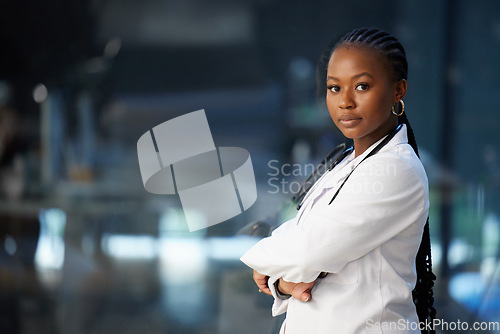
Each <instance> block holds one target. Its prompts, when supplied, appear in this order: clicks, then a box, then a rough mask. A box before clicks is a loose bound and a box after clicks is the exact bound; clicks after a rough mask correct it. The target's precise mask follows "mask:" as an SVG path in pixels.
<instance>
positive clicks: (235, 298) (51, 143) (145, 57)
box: [0, 0, 500, 334]
mask: <svg viewBox="0 0 500 334" xmlns="http://www.w3.org/2000/svg"><path fill="white" fill-rule="evenodd" d="M361 26H376V27H379V28H382V29H384V30H387V31H390V32H392V33H393V34H395V35H396V36H397V37H398V38H399V39H400V40H401V42H402V43H403V45H404V46H405V48H406V52H407V56H408V61H409V64H410V71H409V90H408V94H407V97H406V98H405V103H406V111H407V115H408V118H409V119H410V121H411V123H412V126H413V128H414V130H415V133H416V137H417V141H418V143H419V147H420V151H421V156H422V160H423V162H424V165H425V167H426V170H427V173H428V176H429V181H430V187H431V234H432V248H433V249H432V250H433V259H434V268H435V272H436V273H437V275H438V283H437V286H436V289H435V295H436V306H437V307H438V318H440V319H443V320H445V321H449V322H453V321H455V322H456V321H457V320H458V319H460V320H461V321H462V322H468V323H469V324H470V327H472V324H473V323H474V321H487V322H492V326H490V328H489V330H488V331H487V330H484V331H483V332H484V333H488V332H489V333H500V328H499V327H498V326H499V322H500V270H499V268H498V267H499V263H500V225H499V224H500V222H499V214H500V212H499V207H500V206H499V201H500V191H499V190H500V182H499V181H500V172H499V168H498V167H499V163H500V161H499V154H500V151H499V150H500V149H499V144H500V132H499V130H498V129H499V128H500V114H499V113H498V111H497V110H496V109H497V106H498V105H500V94H499V88H498V85H497V83H496V78H497V77H498V76H500V62H499V61H498V59H500V2H497V1H490V0H478V1H461V0H456V1H451V0H449V1H444V0H439V1H431V0H425V1H418V2H417V1H396V0H394V1H378V2H374V1H368V0H360V1H355V2H350V1H332V0H330V1H325V0H319V1H315V2H307V1H300V0H294V1H288V2H284V1H278V0H238V1H230V0H210V1H203V0H185V1H175V0H142V1H135V0H131V1H118V0H45V1H34V0H18V1H6V0H4V1H1V2H0V333H37V334H38V333H110V332H111V333H115V332H117V333H118V332H119V333H138V332H140V333H205V334H208V333H243V334H244V333H277V328H278V327H279V322H280V319H273V318H272V317H271V315H270V313H271V312H270V305H271V300H270V299H269V298H267V297H266V296H263V295H259V294H258V293H257V291H256V288H255V286H254V285H253V283H252V279H251V272H250V270H249V269H248V268H245V267H244V266H243V265H242V264H241V263H240V262H239V257H240V256H241V255H242V254H243V252H244V251H245V250H246V249H248V248H249V247H250V246H251V245H253V244H254V243H255V242H256V241H257V240H258V239H259V237H258V236H253V237H252V236H248V235H245V233H242V230H245V227H248V225H249V224H250V225H251V224H253V223H255V222H267V223H269V224H271V225H276V224H278V223H279V222H281V221H283V219H285V218H286V217H288V216H290V215H291V214H293V212H294V209H293V208H292V206H291V205H290V198H291V196H292V192H293V191H294V189H295V190H297V188H298V185H299V184H300V182H301V181H302V180H304V179H305V178H306V177H307V174H308V173H307V172H308V171H310V169H307V168H306V167H305V166H311V164H314V163H317V162H318V161H319V160H320V159H321V158H322V157H323V156H324V155H326V154H327V153H328V152H329V151H330V150H331V149H332V148H333V147H335V145H337V144H338V143H340V142H342V141H343V139H342V138H341V136H340V135H339V133H338V132H337V131H336V129H335V128H334V125H333V122H332V121H331V120H330V118H329V115H328V112H327V111H326V108H325V106H324V101H323V96H322V94H324V92H323V91H322V90H319V91H318V89H317V83H318V82H320V83H321V82H322V81H323V77H322V76H323V71H322V69H321V68H318V66H317V63H318V60H319V59H320V58H321V57H322V56H324V53H325V50H326V49H327V48H328V47H329V46H331V45H332V42H335V41H336V40H338V39H339V38H340V37H341V36H342V35H343V34H344V33H346V32H347V31H349V30H351V29H353V28H356V27H361ZM199 109H205V112H206V115H207V118H208V121H209V124H210V128H211V131H212V135H213V137H214V141H215V144H216V145H217V146H237V147H244V148H246V149H247V150H248V151H249V152H250V154H251V158H252V163H253V167H254V170H255V176H256V180H257V191H258V198H257V202H256V203H255V204H254V205H253V206H252V207H251V208H250V209H249V210H247V211H246V212H244V213H243V214H241V215H239V216H237V217H235V218H233V219H230V220H228V221H226V222H223V223H221V224H218V225H214V226H211V227H209V228H208V229H204V230H200V231H198V232H189V231H188V230H187V226H186V221H185V219H184V215H183V211H182V208H181V206H180V201H179V200H178V198H177V197H176V196H160V195H152V194H149V193H147V192H146V191H145V190H144V187H143V184H142V180H141V176H140V171H139V164H138V161H137V151H136V143H137V140H138V139H139V137H140V136H141V135H142V134H143V133H144V132H146V131H149V130H150V129H151V128H152V127H154V126H156V125H158V124H160V123H162V122H165V121H167V120H169V119H172V118H174V117H177V116H180V115H183V114H186V113H188V112H191V111H195V110H199ZM272 166H275V167H276V166H278V167H283V168H282V169H281V170H280V171H279V172H278V173H275V171H276V169H275V168H273V167H272ZM443 332H444V333H447V332H452V330H449V331H448V330H443ZM461 332H463V333H477V332H480V331H477V330H472V329H471V328H469V330H463V331H461Z"/></svg>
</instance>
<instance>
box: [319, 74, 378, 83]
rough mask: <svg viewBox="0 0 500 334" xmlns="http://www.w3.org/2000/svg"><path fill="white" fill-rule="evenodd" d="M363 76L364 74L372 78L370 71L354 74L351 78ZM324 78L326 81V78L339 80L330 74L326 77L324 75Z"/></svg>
mask: <svg viewBox="0 0 500 334" xmlns="http://www.w3.org/2000/svg"><path fill="white" fill-rule="evenodd" d="M364 76H366V77H370V78H372V79H374V77H373V75H371V74H370V73H368V72H362V73H359V74H356V75H354V76H353V77H352V78H353V79H358V78H361V77H364ZM326 80H327V81H328V80H334V81H340V80H339V79H338V78H336V77H332V76H331V75H329V76H327V77H326Z"/></svg>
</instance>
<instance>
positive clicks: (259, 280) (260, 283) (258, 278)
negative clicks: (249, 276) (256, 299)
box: [253, 270, 272, 296]
mask: <svg viewBox="0 0 500 334" xmlns="http://www.w3.org/2000/svg"><path fill="white" fill-rule="evenodd" d="M253 280H254V281H255V284H257V287H259V292H264V293H265V294H267V295H269V296H272V294H271V290H270V289H269V286H268V284H267V282H268V281H269V276H266V275H264V274H261V273H259V272H257V271H255V270H254V271H253Z"/></svg>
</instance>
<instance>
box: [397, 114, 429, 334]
mask: <svg viewBox="0 0 500 334" xmlns="http://www.w3.org/2000/svg"><path fill="white" fill-rule="evenodd" d="M398 121H399V123H404V124H406V129H407V132H408V144H410V146H411V147H412V148H413V150H414V151H415V154H416V155H417V156H418V157H419V158H420V156H419V154H418V147H417V141H416V140H415V134H414V133H413V129H412V127H411V125H410V122H409V121H408V118H407V117H406V114H403V115H401V116H399V118H398ZM415 265H416V267H417V282H416V284H415V288H414V289H413V291H412V295H413V302H414V303H415V307H416V309H417V314H418V318H419V321H420V322H422V323H424V324H426V323H432V321H433V320H434V319H435V318H436V309H435V308H434V306H433V305H434V293H433V287H434V281H435V280H436V276H435V275H434V273H433V272H432V257H431V238H430V232H429V217H427V221H426V222H425V226H424V231H423V234H422V241H421V242H420V247H419V249H418V252H417V257H416V260H415ZM425 328H427V327H425ZM423 333H429V334H430V333H435V330H434V329H432V330H426V331H423Z"/></svg>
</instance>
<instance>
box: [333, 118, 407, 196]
mask: <svg viewBox="0 0 500 334" xmlns="http://www.w3.org/2000/svg"><path fill="white" fill-rule="evenodd" d="M385 137H386V136H384V137H382V138H380V139H379V140H378V141H377V142H375V143H373V144H372V145H371V146H370V147H369V148H368V149H367V150H366V151H364V152H363V153H362V154H361V155H359V156H358V157H356V158H355V157H354V156H355V154H356V152H355V151H352V152H351V154H349V155H348V156H347V157H346V158H345V159H344V161H342V162H341V163H340V164H339V166H338V167H339V168H338V169H337V171H336V174H337V176H338V177H335V178H330V179H329V180H328V181H327V182H325V188H334V187H336V186H337V185H338V183H339V182H340V181H342V180H344V179H345V178H346V177H347V175H349V174H350V173H351V171H352V170H353V169H354V168H356V166H357V165H358V164H359V163H360V162H361V161H363V159H364V158H365V157H366V156H367V155H368V154H370V152H371V151H372V150H373V149H374V148H375V147H377V145H378V144H379V143H380V142H381V141H382V140H384V138H385ZM406 143H408V133H407V129H406V124H403V126H402V127H401V129H400V130H399V131H398V133H396V135H395V136H394V138H392V139H391V140H390V141H389V142H388V143H387V144H386V145H385V146H384V147H382V148H381V149H380V151H379V153H380V152H386V151H390V150H392V149H393V148H394V147H395V146H397V145H400V144H406Z"/></svg>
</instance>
